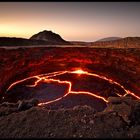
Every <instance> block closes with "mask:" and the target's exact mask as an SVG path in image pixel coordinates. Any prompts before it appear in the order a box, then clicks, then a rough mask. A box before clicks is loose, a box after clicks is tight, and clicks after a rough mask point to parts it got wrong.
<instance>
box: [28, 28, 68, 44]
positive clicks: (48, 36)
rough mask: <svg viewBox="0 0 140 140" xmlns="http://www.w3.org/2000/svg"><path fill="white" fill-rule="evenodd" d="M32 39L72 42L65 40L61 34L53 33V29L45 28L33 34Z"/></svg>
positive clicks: (59, 42)
mask: <svg viewBox="0 0 140 140" xmlns="http://www.w3.org/2000/svg"><path fill="white" fill-rule="evenodd" d="M30 39H31V40H32V39H33V40H43V41H47V42H53V43H54V44H60V45H61V44H70V43H69V42H68V41H65V40H64V39H62V37H61V36H60V35H59V34H56V33H53V32H52V31H47V30H44V31H42V32H39V33H37V34H35V35H33V36H32V37H31V38H30Z"/></svg>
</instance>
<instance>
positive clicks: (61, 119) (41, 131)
mask: <svg viewBox="0 0 140 140" xmlns="http://www.w3.org/2000/svg"><path fill="white" fill-rule="evenodd" d="M115 100H116V101H117V104H116V101H115ZM118 100H119V101H121V103H118ZM32 101H33V102H34V101H35V100H34V99H33V100H32ZM114 101H115V102H114ZM28 103H29V101H28ZM6 104H7V105H8V106H9V108H12V107H11V106H13V104H9V103H3V105H1V106H5V105H6ZM126 104H127V105H126ZM139 104H140V102H139V101H137V100H131V99H130V98H126V97H116V99H115V98H113V99H111V98H110V99H109V104H108V107H107V108H106V109H105V110H104V111H103V112H96V111H95V110H94V109H93V108H91V107H89V106H86V105H85V106H75V107H73V108H69V109H59V110H48V109H46V108H45V106H44V107H38V106H36V107H32V108H30V109H27V110H25V111H15V113H14V111H13V113H11V114H10V113H9V114H5V115H6V116H5V115H3V116H1V117H0V137H1V138H140V135H139V131H140V125H139V123H133V124H131V125H129V123H128V122H127V121H126V120H125V114H123V112H125V113H126V116H133V121H137V120H135V119H138V120H139V114H136V112H137V111H139ZM17 105H18V104H15V105H14V106H16V107H17ZM132 105H133V107H132V108H131V109H130V106H132ZM8 106H7V108H8ZM112 106H114V107H112ZM1 109H2V108H0V110H1ZM127 111H128V113H127ZM129 112H130V113H129ZM128 119H129V120H130V121H132V119H131V117H128ZM13 128H14V129H13Z"/></svg>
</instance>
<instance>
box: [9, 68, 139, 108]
mask: <svg viewBox="0 0 140 140" xmlns="http://www.w3.org/2000/svg"><path fill="white" fill-rule="evenodd" d="M66 73H72V74H78V75H81V74H84V75H88V76H94V77H97V78H100V79H103V80H105V81H108V82H109V83H111V84H115V85H117V86H119V87H120V88H121V89H123V90H124V91H125V94H124V95H120V94H119V93H116V95H118V96H126V95H128V94H130V95H132V96H134V97H135V98H137V99H140V97H139V96H137V95H135V94H134V93H133V92H131V91H130V90H127V89H125V87H124V86H123V85H121V84H119V83H118V82H116V81H113V80H112V79H110V78H107V77H105V76H102V75H98V74H95V73H89V72H87V71H83V70H81V69H78V70H75V71H57V72H52V73H47V74H41V75H36V76H31V77H28V78H25V79H22V80H19V81H16V82H14V83H12V84H11V85H10V86H9V88H8V89H7V91H9V90H10V89H11V88H12V87H13V86H15V85H16V84H18V83H21V82H24V81H26V80H29V79H32V78H36V81H35V82H34V84H33V85H26V86H27V87H35V86H37V85H38V83H39V82H41V81H43V82H46V83H49V82H57V83H59V84H67V85H68V91H67V92H66V94H64V95H63V96H62V97H59V98H57V99H55V100H51V101H47V102H43V103H39V104H38V105H39V106H41V105H45V104H50V103H53V102H56V101H59V100H61V99H62V98H65V97H66V96H67V95H69V94H86V95H90V96H94V97H96V98H98V99H101V100H103V101H104V102H108V101H107V99H105V98H104V97H102V96H100V95H97V94H94V93H91V92H87V91H72V82H70V81H61V80H60V79H53V77H55V76H58V75H62V74H66Z"/></svg>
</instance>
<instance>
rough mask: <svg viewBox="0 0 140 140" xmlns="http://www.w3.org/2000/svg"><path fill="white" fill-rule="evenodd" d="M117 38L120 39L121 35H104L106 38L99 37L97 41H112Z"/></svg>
mask: <svg viewBox="0 0 140 140" xmlns="http://www.w3.org/2000/svg"><path fill="white" fill-rule="evenodd" d="M118 39H121V37H106V38H102V39H99V40H97V41H113V40H118Z"/></svg>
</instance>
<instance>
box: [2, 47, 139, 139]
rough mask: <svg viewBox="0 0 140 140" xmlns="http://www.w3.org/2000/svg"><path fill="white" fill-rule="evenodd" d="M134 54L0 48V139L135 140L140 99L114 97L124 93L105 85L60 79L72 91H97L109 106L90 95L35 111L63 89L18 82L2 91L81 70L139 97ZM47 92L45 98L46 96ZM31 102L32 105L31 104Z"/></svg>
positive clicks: (90, 80)
mask: <svg viewBox="0 0 140 140" xmlns="http://www.w3.org/2000/svg"><path fill="white" fill-rule="evenodd" d="M139 54H140V49H136V48H135V49H134V48H133V49H132V48H129V49H119V48H116V49H115V48H114V49H112V48H108V49H107V48H102V49H101V48H100V49H96V48H72V47H69V48H58V47H52V48H51V47H50V48H47V47H46V48H45V47H44V48H43V47H42V48H19V49H11V50H6V49H1V51H0V67H1V69H0V75H1V77H0V93H1V94H0V102H1V105H0V137H1V138H24V137H26V138H28V137H34V138H36V137H37V138H38V137H45V138H48V137H55V138H63V137H65V138H71V137H77V138H79V137H85V138H101V137H102V138H106V137H108V138H117V137H119V138H135V137H137V138H138V137H140V136H139V129H140V127H139V116H140V115H139V112H140V110H139V108H140V107H139V106H140V104H139V100H138V99H137V98H135V97H134V96H132V95H127V96H126V97H118V96H116V94H114V93H115V92H117V93H120V94H121V95H123V94H125V91H124V90H122V88H120V87H118V86H116V85H114V84H109V83H107V82H105V81H104V80H101V79H98V78H91V77H89V78H87V77H84V76H81V77H76V78H75V77H73V76H72V75H65V76H63V77H61V78H62V79H65V78H68V79H70V80H71V81H72V82H73V83H74V84H73V85H74V86H73V88H74V89H75V90H81V89H82V90H86V91H90V92H98V94H99V95H101V96H103V97H105V98H106V99H107V100H108V103H106V102H104V101H102V100H100V99H97V98H95V97H92V96H89V95H70V96H67V97H65V98H64V99H61V100H60V101H57V102H54V103H51V104H48V105H44V106H37V103H40V102H44V101H46V100H48V99H49V100H52V99H56V98H57V97H59V96H61V95H62V94H64V93H65V90H67V87H66V85H65V86H64V85H61V86H60V85H59V86H58V85H54V84H51V83H50V84H47V85H44V84H43V83H41V84H40V85H39V86H37V87H35V88H27V87H24V86H23V85H24V84H23V83H21V84H18V85H17V86H15V87H13V88H12V89H11V90H9V91H8V92H6V90H7V89H8V87H9V86H10V85H11V84H12V83H13V82H16V81H17V80H21V79H24V78H27V77H30V76H34V75H39V74H45V73H50V72H55V71H65V70H74V69H77V68H80V69H83V70H85V71H88V72H91V73H96V74H98V75H103V76H106V77H108V78H111V79H113V80H114V81H116V82H118V83H120V84H121V85H123V86H124V87H125V89H127V90H130V91H131V92H133V93H135V95H137V96H138V97H139V96H140V94H139V93H140V88H139V85H140V75H139V72H140V63H139V61H140V55H139ZM59 78H60V77H59ZM79 78H80V80H79ZM27 82H29V81H27ZM30 82H32V81H30ZM47 91H49V92H50V93H49V94H45V93H46V92H47ZM52 95H53V96H52ZM33 98H35V99H36V100H35V102H32V99H33ZM33 101H34V100H33ZM13 128H14V129H13Z"/></svg>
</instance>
